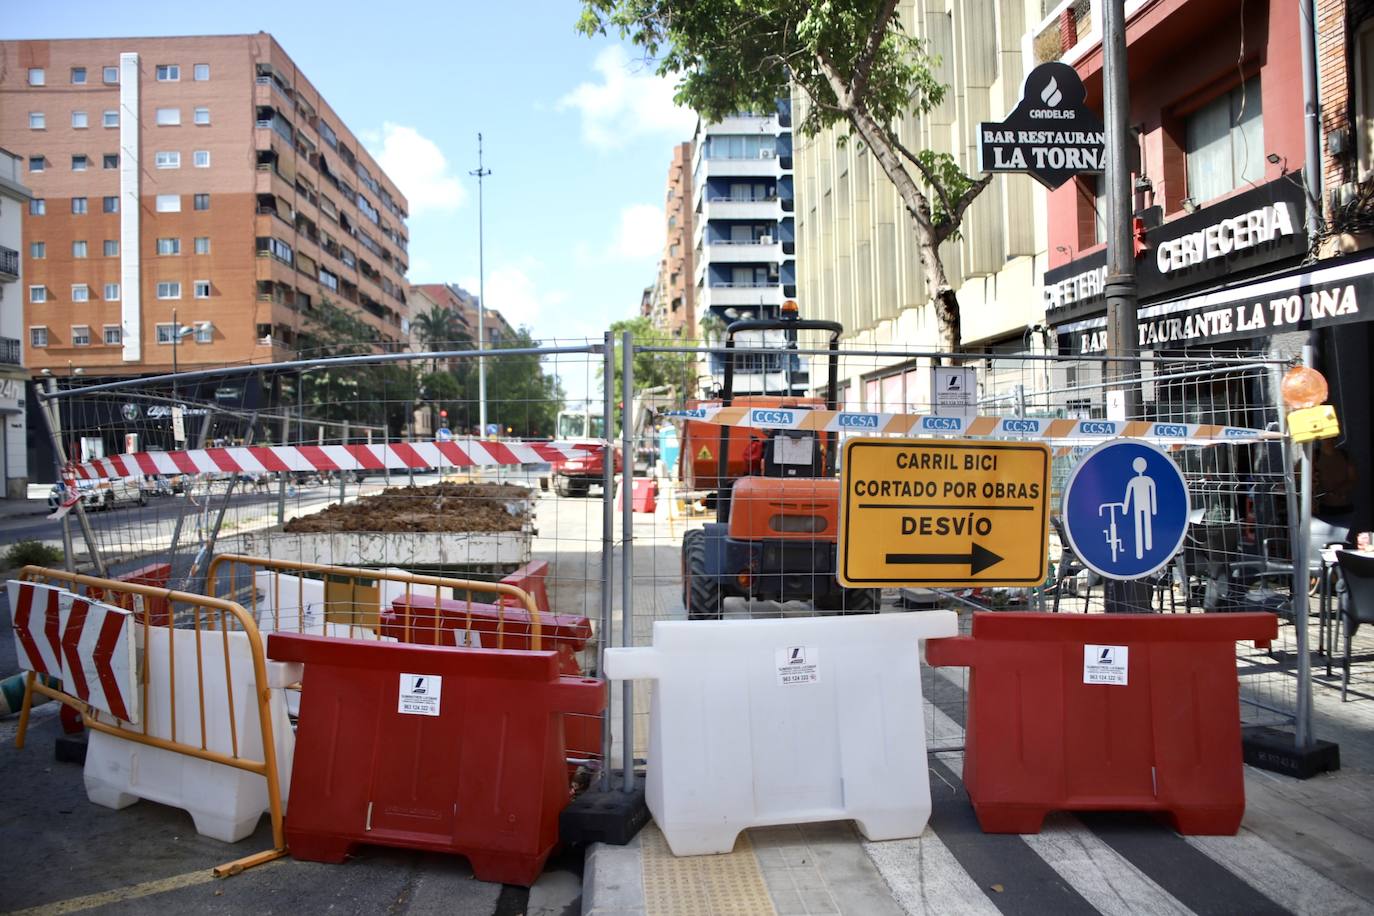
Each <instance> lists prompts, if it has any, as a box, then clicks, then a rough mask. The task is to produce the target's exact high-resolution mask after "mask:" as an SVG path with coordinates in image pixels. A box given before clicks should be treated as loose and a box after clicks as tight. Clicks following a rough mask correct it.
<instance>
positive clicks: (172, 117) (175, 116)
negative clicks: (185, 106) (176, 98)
mask: <svg viewBox="0 0 1374 916" xmlns="http://www.w3.org/2000/svg"><path fill="white" fill-rule="evenodd" d="M180 123H181V109H180V108H159V109H158V110H157V126H158V127H175V126H177V125H178V124H180Z"/></svg>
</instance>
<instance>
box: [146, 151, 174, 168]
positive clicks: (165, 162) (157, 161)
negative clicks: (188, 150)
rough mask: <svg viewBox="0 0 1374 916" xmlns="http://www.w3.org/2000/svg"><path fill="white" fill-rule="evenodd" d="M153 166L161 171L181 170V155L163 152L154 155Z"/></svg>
mask: <svg viewBox="0 0 1374 916" xmlns="http://www.w3.org/2000/svg"><path fill="white" fill-rule="evenodd" d="M153 165H154V166H156V167H157V168H160V169H179V168H181V153H178V152H168V151H166V150H163V151H161V152H157V153H154V154H153Z"/></svg>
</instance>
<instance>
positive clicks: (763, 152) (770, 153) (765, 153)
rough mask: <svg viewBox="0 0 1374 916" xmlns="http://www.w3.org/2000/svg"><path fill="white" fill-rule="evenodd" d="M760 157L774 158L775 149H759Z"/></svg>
mask: <svg viewBox="0 0 1374 916" xmlns="http://www.w3.org/2000/svg"><path fill="white" fill-rule="evenodd" d="M759 158H760V159H772V158H773V151H772V150H771V149H761V150H759Z"/></svg>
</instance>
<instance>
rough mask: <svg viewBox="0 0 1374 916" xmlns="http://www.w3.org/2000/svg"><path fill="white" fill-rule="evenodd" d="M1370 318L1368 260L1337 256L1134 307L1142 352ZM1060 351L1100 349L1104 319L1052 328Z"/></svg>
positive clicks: (1373, 286)
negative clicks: (1319, 264) (1311, 266)
mask: <svg viewBox="0 0 1374 916" xmlns="http://www.w3.org/2000/svg"><path fill="white" fill-rule="evenodd" d="M1371 317H1374V259H1369V258H1366V259H1364V260H1360V261H1342V262H1340V263H1337V264H1334V265H1333V266H1331V267H1323V268H1319V269H1316V270H1304V271H1299V272H1295V273H1290V274H1288V275H1286V276H1281V277H1273V278H1271V279H1268V280H1261V281H1259V282H1256V283H1248V284H1245V285H1243V286H1236V287H1232V288H1230V289H1220V290H1212V291H1210V292H1207V293H1201V294H1199V295H1195V296H1185V297H1182V298H1179V299H1172V300H1169V301H1167V302H1161V303H1157V304H1153V305H1147V306H1142V307H1141V308H1140V310H1139V312H1138V317H1137V327H1138V334H1139V337H1138V340H1139V343H1140V348H1141V349H1142V350H1183V349H1187V348H1188V347H1198V346H1211V345H1212V344H1217V343H1222V342H1225V341H1232V340H1244V339H1248V338H1253V337H1268V336H1270V335H1272V334H1281V333H1286V332H1289V331H1306V330H1310V329H1312V328H1320V327H1329V326H1331V325H1339V324H1350V323H1353V322H1357V321H1368V320H1369V319H1370V318H1371ZM1057 330H1058V333H1059V338H1060V340H1059V348H1060V351H1061V352H1071V353H1077V354H1100V353H1105V352H1106V350H1107V319H1106V317H1105V316H1097V317H1094V318H1089V319H1085V320H1082V321H1076V322H1071V323H1068V324H1064V325H1060V326H1059V327H1058V328H1057Z"/></svg>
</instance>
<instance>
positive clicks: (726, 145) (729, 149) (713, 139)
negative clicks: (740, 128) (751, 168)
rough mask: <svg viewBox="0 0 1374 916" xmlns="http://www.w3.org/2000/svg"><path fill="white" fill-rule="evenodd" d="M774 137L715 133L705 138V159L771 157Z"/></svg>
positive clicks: (774, 147)
mask: <svg viewBox="0 0 1374 916" xmlns="http://www.w3.org/2000/svg"><path fill="white" fill-rule="evenodd" d="M776 149H777V144H776V138H774V137H771V136H768V135H760V134H716V135H714V136H709V137H707V138H706V149H705V151H704V157H705V158H706V159H771V158H773V156H774V153H775V151H776Z"/></svg>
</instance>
